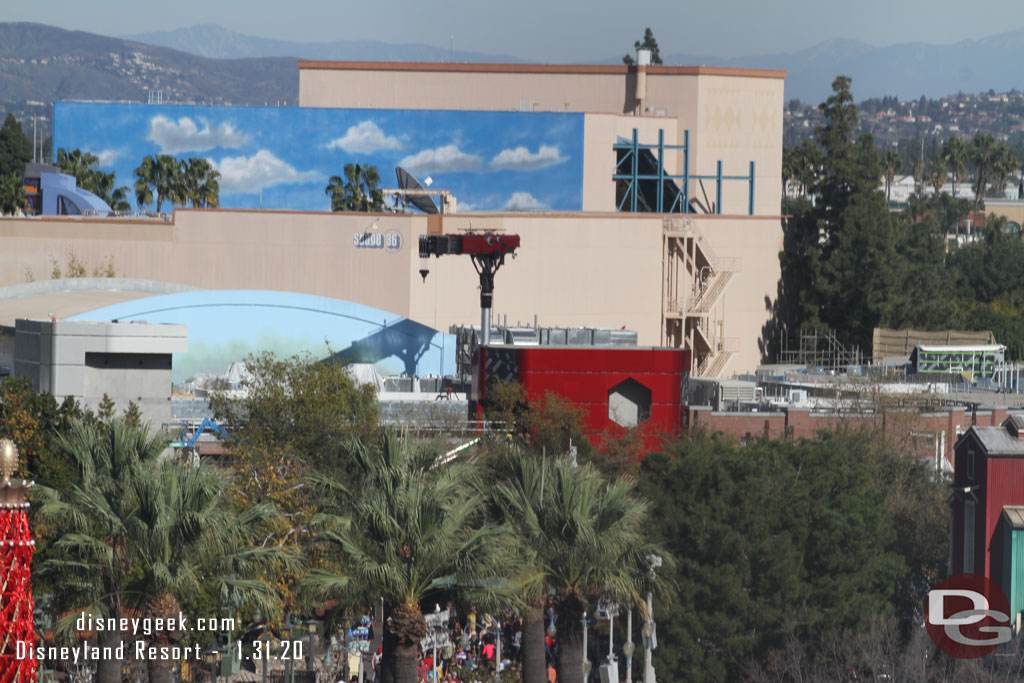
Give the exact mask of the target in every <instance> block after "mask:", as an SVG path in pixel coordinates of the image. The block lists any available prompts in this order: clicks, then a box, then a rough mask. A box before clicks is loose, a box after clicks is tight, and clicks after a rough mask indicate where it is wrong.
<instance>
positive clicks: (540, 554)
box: [493, 451, 665, 683]
mask: <svg viewBox="0 0 1024 683" xmlns="http://www.w3.org/2000/svg"><path fill="white" fill-rule="evenodd" d="M493 501H494V503H495V505H494V508H495V510H498V511H499V512H500V513H501V519H502V520H503V521H504V522H505V523H506V525H507V526H508V528H509V529H514V530H515V533H516V535H517V537H518V541H519V547H520V557H521V559H522V560H523V561H524V562H525V566H526V567H527V573H533V574H534V575H536V576H537V577H538V580H537V582H536V585H537V586H538V587H543V589H544V592H543V593H541V594H540V596H543V595H545V594H546V592H547V590H553V591H554V594H555V609H556V612H557V615H558V621H557V639H558V652H559V658H558V679H559V680H561V681H578V680H581V679H582V678H583V669H582V667H583V656H582V655H583V653H582V644H583V638H582V627H581V621H582V617H583V613H584V612H585V611H586V609H587V604H588V600H589V599H590V598H592V597H594V596H600V595H606V596H611V597H613V598H615V599H616V600H622V601H625V602H628V603H632V604H635V605H637V606H638V607H640V609H641V610H643V609H645V606H644V603H643V599H642V598H641V594H640V588H641V585H640V582H641V580H642V577H643V576H644V573H643V572H642V571H641V568H642V567H643V566H644V558H645V557H646V556H647V554H649V553H650V552H655V551H656V552H658V554H661V555H665V553H664V551H660V550H658V549H656V548H654V547H653V546H652V545H651V544H650V543H649V542H648V541H647V539H646V530H647V528H648V527H649V521H648V505H647V503H646V502H645V501H644V500H642V499H640V498H639V497H637V496H636V494H635V492H634V486H633V484H632V483H631V482H629V481H627V480H625V479H623V478H621V477H619V478H617V479H615V480H613V481H610V482H609V481H605V480H604V479H603V478H602V476H601V474H600V473H599V472H598V471H596V470H595V469H593V468H592V467H590V466H587V465H581V466H575V465H573V464H572V463H570V462H569V461H568V460H567V459H563V458H552V459H551V460H548V461H547V462H541V461H539V460H538V459H537V457H536V456H535V455H529V454H523V453H521V452H517V451H509V452H507V453H505V454H503V455H500V456H498V460H497V463H496V482H495V484H494V486H493ZM533 597H534V600H535V602H534V604H533V606H531V608H530V609H528V610H527V614H526V616H524V619H523V621H524V625H523V649H524V651H523V657H524V660H523V670H524V678H523V680H524V681H525V683H534V681H543V680H545V678H544V676H543V673H542V672H543V670H544V641H543V634H542V633H540V632H538V629H539V628H542V626H543V621H542V617H541V616H540V615H539V614H538V612H539V608H540V605H542V604H543V603H542V602H541V601H540V600H537V599H536V598H537V597H538V594H537V593H536V592H535V593H534V594H533ZM542 599H543V598H542V597H541V600H542Z"/></svg>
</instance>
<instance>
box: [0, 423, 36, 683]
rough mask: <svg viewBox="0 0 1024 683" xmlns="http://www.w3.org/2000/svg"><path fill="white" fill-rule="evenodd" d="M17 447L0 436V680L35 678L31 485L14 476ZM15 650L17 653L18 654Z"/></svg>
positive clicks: (15, 682)
mask: <svg viewBox="0 0 1024 683" xmlns="http://www.w3.org/2000/svg"><path fill="white" fill-rule="evenodd" d="M17 469H18V450H17V449H16V448H15V447H14V443H12V442H11V441H8V440H7V439H4V440H2V441H0V683H35V681H36V660H35V659H34V658H30V657H28V656H26V655H27V652H28V650H30V649H32V648H34V647H35V645H36V641H35V626H34V624H33V614H32V610H33V601H32V554H33V552H34V551H35V541H33V540H32V535H31V534H30V533H29V528H28V503H26V502H25V492H26V491H27V490H28V488H29V487H30V486H31V485H32V484H31V482H28V481H23V480H22V481H20V482H19V481H15V480H12V479H11V476H12V475H13V474H14V473H15V472H16V471H17ZM19 654H21V657H19V656H18V655H19Z"/></svg>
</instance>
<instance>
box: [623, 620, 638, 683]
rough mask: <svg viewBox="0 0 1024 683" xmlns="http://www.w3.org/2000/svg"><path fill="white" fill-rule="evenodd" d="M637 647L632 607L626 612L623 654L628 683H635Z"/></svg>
mask: <svg viewBox="0 0 1024 683" xmlns="http://www.w3.org/2000/svg"><path fill="white" fill-rule="evenodd" d="M635 651H636V645H634V644H633V607H632V606H630V608H629V611H628V612H626V642H625V643H624V644H623V645H622V654H624V655H626V683H633V653H634V652H635Z"/></svg>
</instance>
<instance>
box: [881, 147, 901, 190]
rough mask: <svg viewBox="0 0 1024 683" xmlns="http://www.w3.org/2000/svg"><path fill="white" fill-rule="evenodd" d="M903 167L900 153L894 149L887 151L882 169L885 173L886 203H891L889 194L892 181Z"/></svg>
mask: <svg viewBox="0 0 1024 683" xmlns="http://www.w3.org/2000/svg"><path fill="white" fill-rule="evenodd" d="M902 166H903V160H902V159H901V158H900V153H899V152H897V151H896V150H894V149H890V150H887V151H886V153H885V157H883V159H882V167H883V169H884V172H885V201H886V203H888V202H889V194H890V190H891V189H892V181H893V180H894V179H895V178H896V172H897V171H899V170H900V168H901V167H902Z"/></svg>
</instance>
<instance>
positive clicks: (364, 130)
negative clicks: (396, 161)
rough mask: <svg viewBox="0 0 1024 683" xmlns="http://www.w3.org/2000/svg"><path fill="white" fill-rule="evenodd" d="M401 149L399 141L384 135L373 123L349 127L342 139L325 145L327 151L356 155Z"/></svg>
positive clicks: (365, 122) (391, 136) (366, 122)
mask: <svg viewBox="0 0 1024 683" xmlns="http://www.w3.org/2000/svg"><path fill="white" fill-rule="evenodd" d="M401 148H402V142H401V140H399V139H398V138H396V137H395V136H393V135H386V134H385V133H384V131H383V130H381V129H380V126H378V125H377V124H376V123H374V122H373V121H361V122H359V123H358V124H356V125H354V126H351V127H350V128H349V129H348V131H346V132H345V135H344V136H343V137H340V138H335V139H334V140H331V141H330V142H328V143H327V149H342V150H345V151H346V152H357V153H360V152H361V153H368V152H376V151H379V150H382V149H401Z"/></svg>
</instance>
